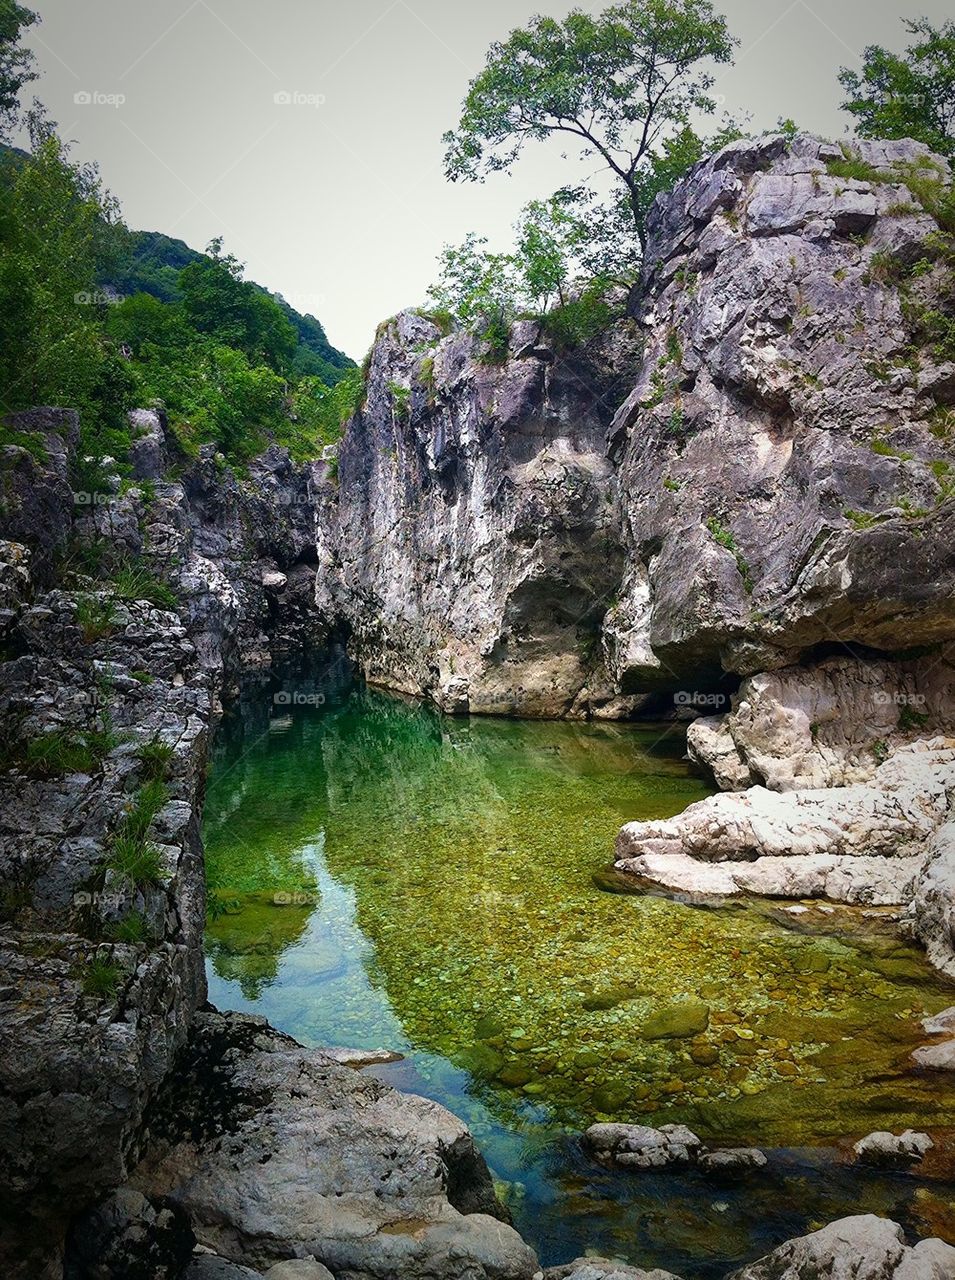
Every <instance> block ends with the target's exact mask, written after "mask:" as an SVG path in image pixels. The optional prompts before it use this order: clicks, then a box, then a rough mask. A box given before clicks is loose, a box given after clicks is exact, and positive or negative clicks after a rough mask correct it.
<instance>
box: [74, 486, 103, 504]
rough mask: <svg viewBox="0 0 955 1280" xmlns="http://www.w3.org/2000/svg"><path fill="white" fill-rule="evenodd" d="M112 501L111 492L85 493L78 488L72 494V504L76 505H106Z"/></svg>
mask: <svg viewBox="0 0 955 1280" xmlns="http://www.w3.org/2000/svg"><path fill="white" fill-rule="evenodd" d="M112 501H113V495H112V494H111V493H87V492H86V490H85V489H79V490H76V491H75V492H74V494H73V505H74V506H77V507H108V506H109V504H110V503H111V502H112Z"/></svg>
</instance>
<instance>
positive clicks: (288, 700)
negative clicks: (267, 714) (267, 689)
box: [272, 689, 325, 707]
mask: <svg viewBox="0 0 955 1280" xmlns="http://www.w3.org/2000/svg"><path fill="white" fill-rule="evenodd" d="M272 701H273V703H274V704H275V706H277V707H323V706H324V705H325V695H324V693H303V692H302V691H301V690H299V689H294V690H292V689H279V691H278V693H275V694H273V695H272Z"/></svg>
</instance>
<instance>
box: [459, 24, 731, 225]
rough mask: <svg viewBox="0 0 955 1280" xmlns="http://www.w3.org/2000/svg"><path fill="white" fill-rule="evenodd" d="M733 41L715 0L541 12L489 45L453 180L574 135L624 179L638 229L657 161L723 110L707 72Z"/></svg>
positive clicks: (468, 107) (469, 103) (586, 152)
mask: <svg viewBox="0 0 955 1280" xmlns="http://www.w3.org/2000/svg"><path fill="white" fill-rule="evenodd" d="M733 44H734V42H733V40H732V38H731V37H730V35H729V33H728V31H727V28H726V22H725V19H723V18H722V17H720V16H718V15H717V14H716V13H715V12H714V10H713V8H712V5H711V4H710V3H709V0H626V2H625V3H621V4H618V5H615V6H613V7H611V8H608V9H606V10H605V11H604V12H603V13H601V14H600V15H598V16H594V15H591V14H587V13H584V12H582V11H581V10H579V9H575V10H572V12H571V13H570V14H569V15H568V16H567V18H566V19H565V20H564V21H563V22H559V21H557V20H556V19H554V18H550V17H542V16H537V17H534V18H532V19H531V20H530V22H529V24H528V26H527V27H526V28H523V29H518V30H515V31H513V32H512V33H511V35H510V36H509V37H508V39H507V40H506V41H504V42H503V43H498V44H494V45H492V46H491V48H490V50H489V52H488V55H487V61H486V65H485V68H484V70H483V71H481V72H480V73H479V74H478V75H477V76H476V77H475V78H474V79H473V80H472V81H471V84H470V87H469V90H468V94H467V97H466V98H465V101H464V106H463V109H462V113H461V118H460V121H459V124H458V127H457V130H456V131H451V132H449V133H447V134H445V137H444V142H445V146H446V152H445V171H446V173H447V176H448V177H449V178H450V179H451V180H452V181H456V180H458V179H461V178H468V179H480V178H481V177H483V176H484V175H486V174H487V173H493V172H495V171H497V170H501V169H507V168H509V167H510V166H511V165H512V164H513V163H514V162H515V160H516V159H517V158H518V157H519V156H520V155H521V153H522V151H523V149H524V147H525V146H526V144H527V143H528V142H531V141H545V140H548V139H552V138H561V139H563V138H573V139H576V141H577V142H578V144H579V146H580V151H581V155H582V157H583V158H585V159H586V158H590V157H594V156H598V157H599V158H600V160H601V161H602V162H603V163H604V164H605V165H606V166H607V167H608V168H609V169H610V170H611V172H612V173H613V174H614V176H615V178H616V179H617V180H618V181H619V182H620V184H621V186H622V188H623V190H624V194H625V197H626V199H627V200H628V201H629V202H630V206H631V212H632V215H633V219H634V223H635V224H636V225H637V227H638V229H639V228H640V226H641V221H642V219H643V218H644V217H645V208H644V206H643V205H642V203H641V200H642V196H643V191H642V186H643V184H644V182H645V181H646V176H647V172H648V170H649V169H650V168H651V162H650V157H651V156H653V155H658V154H659V152H658V151H657V150H656V148H657V147H658V146H659V145H660V143H661V142H662V141H663V140H665V139H668V138H670V137H672V136H673V135H675V134H679V133H681V132H682V131H683V130H684V129H685V127H686V124H687V121H688V119H689V117H690V116H691V115H697V114H706V113H711V112H713V111H715V109H716V103H715V101H714V100H713V98H712V97H711V95H710V90H711V88H712V85H713V75H712V72H711V71H710V70H709V69H708V68H709V66H711V65H713V64H718V63H726V62H729V61H730V59H731V55H732V50H733ZM642 234H643V233H642V232H641V237H642Z"/></svg>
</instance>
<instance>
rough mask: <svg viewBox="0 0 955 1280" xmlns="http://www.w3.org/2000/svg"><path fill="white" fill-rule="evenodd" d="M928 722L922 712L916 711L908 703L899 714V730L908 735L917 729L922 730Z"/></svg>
mask: <svg viewBox="0 0 955 1280" xmlns="http://www.w3.org/2000/svg"><path fill="white" fill-rule="evenodd" d="M928 722H929V717H928V715H927V713H926V712H924V711H916V710H915V709H914V708H913V707H912V706H911V705H910V704H909V703H905V705H904V706H903V707H902V710H901V711H900V712H899V728H900V729H901V730H902V732H903V733H910V732H912V731H914V730H917V729H924V728H925V726H926V725H927V724H928Z"/></svg>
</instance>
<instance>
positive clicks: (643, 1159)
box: [584, 1124, 703, 1169]
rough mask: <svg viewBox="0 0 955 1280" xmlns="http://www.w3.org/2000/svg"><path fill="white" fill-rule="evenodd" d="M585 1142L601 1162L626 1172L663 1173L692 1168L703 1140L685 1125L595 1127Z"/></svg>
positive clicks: (611, 1125)
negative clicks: (651, 1171)
mask: <svg viewBox="0 0 955 1280" xmlns="http://www.w3.org/2000/svg"><path fill="white" fill-rule="evenodd" d="M584 1142H585V1143H586V1145H587V1146H589V1147H590V1148H591V1150H592V1151H593V1152H594V1154H595V1155H596V1156H597V1158H598V1159H599V1160H603V1161H605V1162H607V1163H610V1164H616V1165H619V1166H620V1167H621V1168H625V1169H661V1168H673V1167H679V1166H682V1165H687V1164H691V1163H692V1162H693V1161H695V1160H696V1158H697V1156H698V1155H699V1153H700V1150H701V1148H702V1145H703V1144H702V1143H701V1142H700V1139H699V1138H698V1137H697V1136H696V1134H695V1133H693V1132H692V1130H690V1129H688V1128H687V1127H686V1126H685V1125H682V1124H664V1125H661V1126H660V1128H659V1129H652V1128H650V1127H649V1126H648V1125H642V1124H592V1125H591V1126H590V1128H589V1129H588V1130H587V1131H586V1133H585V1134H584Z"/></svg>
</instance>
